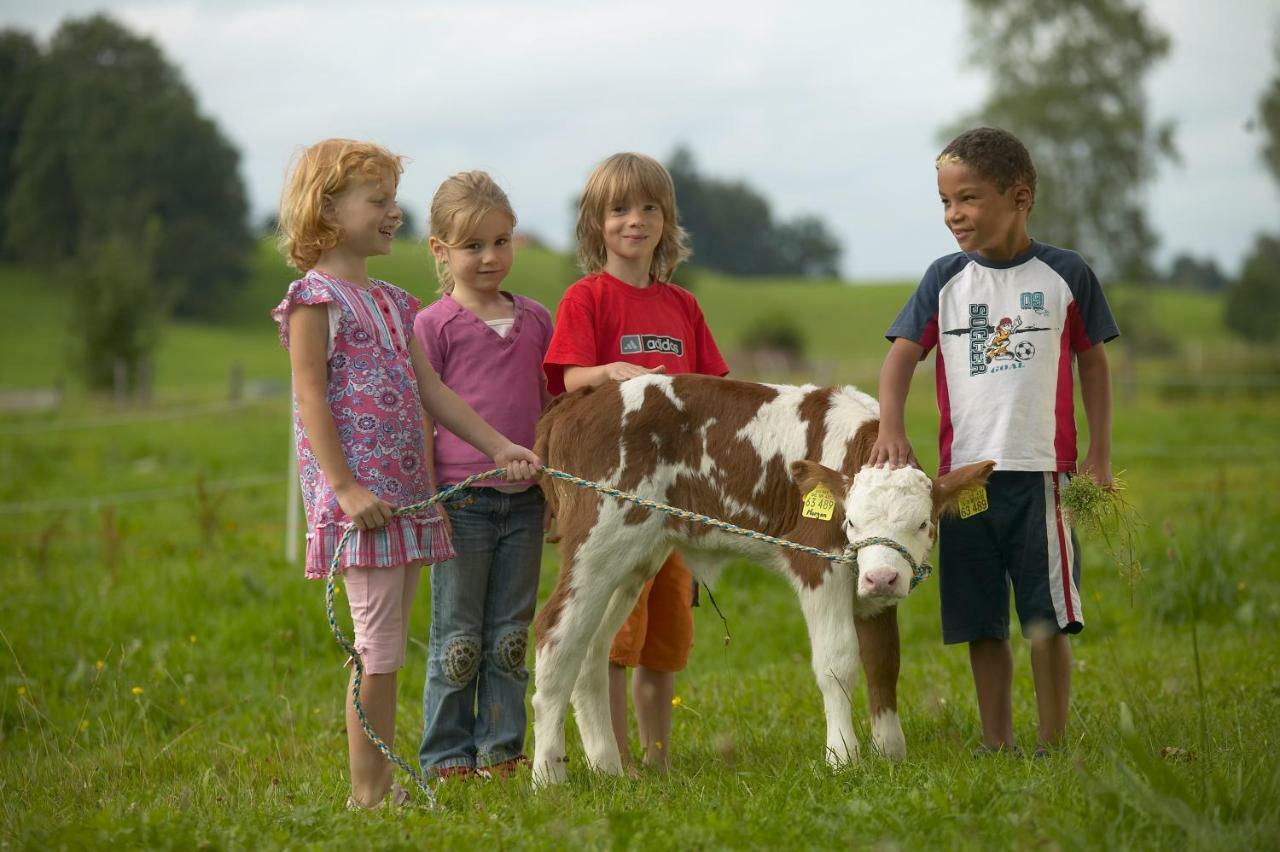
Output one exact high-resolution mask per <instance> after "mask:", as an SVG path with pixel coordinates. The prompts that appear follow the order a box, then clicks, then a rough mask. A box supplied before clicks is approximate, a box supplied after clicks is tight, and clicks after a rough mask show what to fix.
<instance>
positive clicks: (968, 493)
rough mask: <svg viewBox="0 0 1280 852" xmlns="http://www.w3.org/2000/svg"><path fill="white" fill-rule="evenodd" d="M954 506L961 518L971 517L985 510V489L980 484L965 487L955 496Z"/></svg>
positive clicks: (986, 506)
mask: <svg viewBox="0 0 1280 852" xmlns="http://www.w3.org/2000/svg"><path fill="white" fill-rule="evenodd" d="M956 508H957V509H958V510H959V512H960V517H961V518H972V517H973V516H974V515H977V514H981V513H982V512H985V511H987V508H988V505H987V489H986V488H984V487H983V486H981V485H977V486H974V487H973V488H966V489H965V490H964V491H961V492H960V494H959V496H957V497H956Z"/></svg>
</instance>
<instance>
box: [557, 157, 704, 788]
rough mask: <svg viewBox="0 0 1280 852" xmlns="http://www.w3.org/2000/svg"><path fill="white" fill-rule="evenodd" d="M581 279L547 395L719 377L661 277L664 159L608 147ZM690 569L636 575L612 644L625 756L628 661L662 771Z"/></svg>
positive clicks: (590, 193) (700, 329) (582, 216)
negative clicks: (639, 582)
mask: <svg viewBox="0 0 1280 852" xmlns="http://www.w3.org/2000/svg"><path fill="white" fill-rule="evenodd" d="M577 235H578V260H579V262H580V264H581V265H582V268H583V270H584V271H585V272H586V273H587V275H586V277H584V278H582V279H580V280H579V281H577V282H576V283H575V284H573V285H572V286H571V287H569V289H568V290H566V291H565V294H564V298H563V299H562V300H561V302H560V308H559V310H558V311H557V315H556V326H555V332H554V334H553V336H552V338H551V346H550V348H549V349H548V351H547V357H546V360H545V362H544V366H545V369H546V373H547V386H548V388H549V389H550V391H551V392H552V393H553V394H558V393H563V392H564V391H566V390H569V391H572V390H577V389H578V388H582V387H590V386H595V385H600V384H603V383H604V382H607V381H618V382H621V381H626V380H627V379H630V378H634V377H636V376H642V375H644V374H646V373H668V374H675V373H703V374H706V375H711V376H724V375H726V374H728V372H729V367H728V365H726V364H725V362H724V358H722V357H721V355H720V350H719V349H718V348H717V347H716V342H715V340H714V339H713V338H712V337H711V331H710V329H708V328H707V323H706V320H705V319H703V316H702V310H701V308H699V307H698V302H697V300H696V299H694V297H693V294H692V293H690V292H689V291H688V290H685V289H683V288H681V287H677V286H676V285H674V284H672V283H670V281H669V280H668V279H669V278H670V277H671V274H672V273H673V272H674V271H675V268H676V267H677V266H678V265H679V264H680V262H681V261H683V260H684V259H686V258H687V257H688V256H689V254H690V252H689V248H688V235H687V234H686V233H685V231H684V229H683V228H681V227H680V225H679V222H678V220H677V213H676V199H675V188H674V186H673V184H672V181H671V175H670V174H668V173H667V170H666V169H665V168H663V166H662V164H661V163H659V162H658V161H657V160H654V159H653V158H651V157H646V156H644V155H642V154H615V155H613V156H612V157H610V158H609V159H607V160H605V161H604V162H603V163H601V164H600V165H599V166H598V167H597V168H596V170H595V171H594V172H593V173H592V174H591V177H590V178H589V179H588V180H587V187H586V189H585V190H584V191H583V193H582V200H581V202H580V203H579V205H578V226H577ZM692 597H693V577H692V576H691V575H690V574H689V571H688V569H687V568H686V567H685V565H684V561H683V560H682V559H681V558H680V555H679V554H678V553H672V554H671V556H670V558H668V559H667V561H666V563H665V564H664V565H663V566H662V568H661V570H660V571H659V572H658V574H657V575H656V576H655V577H654V578H653V579H651V580H650V581H649V582H648V583H646V584H645V587H644V590H643V591H642V592H641V593H640V598H639V600H638V601H637V602H636V606H635V609H634V610H633V611H632V613H631V615H630V616H629V617H628V618H627V621H626V623H625V624H624V625H623V626H622V629H621V630H619V631H618V635H617V636H616V637H615V639H614V642H613V647H612V649H611V650H610V653H609V663H610V665H609V706H610V713H611V716H612V719H613V732H614V736H615V737H616V738H617V740H618V751H619V752H620V753H621V755H622V759H623V761H624V763H625V762H628V760H629V755H630V749H629V747H628V744H627V689H626V669H627V668H634V669H635V674H634V676H633V677H632V698H633V700H634V701H635V706H636V723H637V725H638V727H639V729H640V742H641V745H642V747H643V750H644V763H645V765H646V766H651V767H654V768H658V769H666V767H667V765H668V762H669V755H670V739H671V699H672V698H673V697H674V695H675V675H676V672H678V671H681V670H682V669H684V667H685V666H686V665H687V664H688V661H689V651H690V649H691V648H692V647H693V613H692V612H691V610H690V607H691V606H692V603H693V600H692Z"/></svg>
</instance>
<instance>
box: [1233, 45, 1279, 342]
mask: <svg viewBox="0 0 1280 852" xmlns="http://www.w3.org/2000/svg"><path fill="white" fill-rule="evenodd" d="M1275 61H1276V68H1275V71H1274V72H1273V74H1274V76H1273V77H1272V78H1271V83H1270V85H1268V86H1267V88H1266V90H1265V91H1263V93H1262V97H1260V98H1259V99H1258V114H1259V117H1260V118H1261V122H1260V124H1261V125H1262V131H1263V134H1264V135H1265V138H1264V139H1263V141H1262V159H1263V162H1265V163H1266V164H1267V168H1268V169H1270V171H1271V176H1272V177H1273V178H1275V180H1276V185H1277V188H1280V28H1277V30H1276V38H1275ZM1224 319H1225V321H1226V324H1227V327H1228V328H1230V329H1231V330H1232V331H1234V332H1235V333H1236V334H1239V335H1240V336H1241V337H1244V338H1246V339H1248V340H1251V341H1253V342H1255V343H1271V342H1274V341H1276V340H1280V236H1276V235H1274V234H1260V235H1259V236H1258V238H1257V239H1256V240H1255V241H1254V243H1253V248H1252V250H1250V252H1249V256H1248V257H1246V258H1245V261H1244V267H1243V268H1242V269H1241V270H1240V277H1239V278H1238V279H1236V281H1235V282H1233V283H1232V285H1231V289H1230V290H1228V291H1227V301H1226V309H1225V317H1224Z"/></svg>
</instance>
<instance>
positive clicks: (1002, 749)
mask: <svg viewBox="0 0 1280 852" xmlns="http://www.w3.org/2000/svg"><path fill="white" fill-rule="evenodd" d="M992 754H1007V755H1011V756H1012V757H1017V758H1021V757H1024V755H1023V754H1022V749H1020V748H1018V747H1017V746H1016V745H1015V746H997V747H992V746H989V745H986V744H985V743H984V744H983V745H980V746H978V747H977V748H975V749H974V750H973V757H975V758H976V757H987V756H988V755H992Z"/></svg>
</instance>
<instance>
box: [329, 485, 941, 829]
mask: <svg viewBox="0 0 1280 852" xmlns="http://www.w3.org/2000/svg"><path fill="white" fill-rule="evenodd" d="M538 472H539V473H540V474H546V475H547V476H550V477H552V478H554V479H560V480H563V481H565V482H568V483H570V484H572V485H576V486H578V487H579V488H589V489H591V490H593V491H598V492H599V493H601V494H603V495H605V496H606V497H614V498H617V499H619V500H624V501H626V502H628V503H633V504H635V505H637V506H641V507H643V508H645V509H651V510H654V511H658V512H665V513H666V514H668V515H671V516H672V517H675V518H679V519H680V520H683V521H691V522H694V523H700V524H703V525H705V526H710V527H714V528H716V529H718V530H721V531H723V532H727V533H732V534H733V535H738V536H742V537H743V538H747V539H752V540H754V541H762V542H765V543H767V544H772V545H776V546H778V547H781V548H784V549H786V550H795V551H799V552H801V553H807V554H809V555H810V556H816V557H818V558H820V559H826V560H828V561H830V562H834V563H838V564H844V565H848V566H850V568H851V570H852V571H853V575H854V580H855V581H856V580H857V577H858V551H860V550H862V548H864V547H871V546H875V545H879V546H882V547H888V548H891V549H892V550H895V551H897V553H898V555H900V556H901V557H902V558H903V559H905V560H906V561H907V564H908V565H910V566H911V589H909V591H910V590H914V589H915V587H916V586H918V585H920V583H922V582H923V581H924V580H925V578H927V577H928V576H929V574H930V573H931V572H932V571H933V568H932V567H931V566H930V565H929V563H928V562H924V561H921V562H919V563H917V562H916V561H915V559H913V558H912V557H911V554H910V553H909V552H908V551H907V549H906V548H905V547H903V546H902V545H901V544H899V543H898V542H896V541H894V540H893V539H891V538H885V537H883V536H870V537H868V538H864V539H859V540H858V541H854V542H850V543H849V544H848V545H847V546H846V547H845V549H844V552H843V553H839V554H836V553H830V552H828V551H825V550H819V549H818V548H816V547H810V546H809V545H806V544H799V543H797V542H794V541H789V540H787V539H785V538H779V537H778V536H773V535H768V534H766V533H762V532H757V531H756V530H751V529H747V528H746V527H740V526H738V525H736V524H731V523H729V522H728V521H722V520H719V519H718V518H712V517H708V516H707V515H702V514H699V513H697V512H690V511H689V510H687V509H681V508H678V507H676V506H668V505H667V504H666V503H661V502H659V501H657V500H650V499H647V498H645V497H640V496H637V495H635V494H632V493H630V492H627V491H621V490H619V489H617V488H612V487H610V486H608V485H601V484H600V483H598V482H592V481H591V480H589V479H583V478H582V477H580V476H574V475H573V474H571V473H565V472H564V471H562V470H556V469H555V468H551V467H546V466H542V467H539V468H538ZM505 475H506V469H505V468H501V467H499V468H494V469H493V470H489V471H485V472H484V473H477V474H474V475H473V476H468V477H467V478H466V479H464V480H462V481H461V482H459V483H457V484H456V485H451V486H449V487H448V488H446V489H444V490H443V491H440V492H438V493H436V494H434V495H432V496H431V497H430V498H429V499H427V500H424V501H422V502H419V503H412V504H410V505H408V506H401V507H400V508H398V509H396V510H395V511H394V512H393V513H392V514H393V515H396V516H400V515H409V514H413V513H414V512H420V511H422V510H423V509H426V508H429V507H431V506H434V505H435V504H436V503H439V502H440V501H441V500H445V499H447V498H449V497H451V496H453V494H454V493H455V492H457V491H460V490H462V489H463V488H469V487H470V486H471V485H473V484H475V483H476V482H480V481H481V480H485V479H493V478H495V477H498V476H505ZM354 530H355V526H354V525H348V526H347V528H346V530H344V531H343V533H342V537H341V538H339V539H338V546H337V548H335V550H334V552H333V560H332V561H331V562H330V563H329V574H328V576H327V577H326V579H325V592H324V599H325V614H326V615H327V616H328V618H329V628H330V629H331V630H332V631H333V635H334V638H335V639H337V640H338V644H339V645H341V646H342V649H343V650H344V651H346V652H347V654H349V655H350V657H351V662H352V665H353V667H354V671H355V674H354V676H353V677H352V680H351V703H352V706H353V707H354V708H355V711H356V716H357V717H358V718H359V719H360V725H361V727H362V728H363V729H364V733H365V736H367V737H368V738H369V741H370V742H371V743H373V744H374V746H375V747H377V749H378V751H380V752H382V754H383V755H384V756H385V757H386V758H387V760H389V761H391V762H392V763H394V764H395V765H396V766H398V767H400V768H401V769H403V770H404V771H405V772H407V773H408V774H409V776H410V777H411V778H413V781H414V783H415V784H417V786H418V789H420V790H422V792H423V793H425V794H426V796H427V800H428V801H429V802H430V805H431V807H432V808H434V807H436V796H435V793H434V792H433V791H432V789H431V786H430V785H429V784H427V782H426V779H425V778H423V776H422V774H421V773H420V772H419V771H418V770H417V769H415V768H414V767H413V766H411V765H409V763H408V762H407V761H406V760H404V758H402V757H400V756H399V755H397V754H396V753H395V752H394V751H392V750H391V747H390V746H388V745H387V744H386V742H384V741H383V739H382V738H381V737H379V736H378V734H377V732H375V731H374V730H373V726H372V725H370V724H369V720H368V718H367V717H366V716H365V713H364V707H363V706H362V705H361V704H360V684H361V682H362V681H363V679H364V663H363V662H361V660H360V655H359V653H357V652H356V649H355V646H354V645H353V644H351V642H349V641H347V637H346V636H345V635H344V634H343V632H342V628H340V627H339V626H338V620H337V617H336V616H335V615H334V611H333V592H334V582H333V580H334V577H336V576H337V574H338V562H339V559H340V557H341V555H342V549H343V548H344V547H346V544H347V540H348V539H349V538H350V537H351V533H352V532H353V531H354ZM717 611H719V608H718V607H717ZM721 618H722V619H723V618H724V616H723V615H721Z"/></svg>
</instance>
